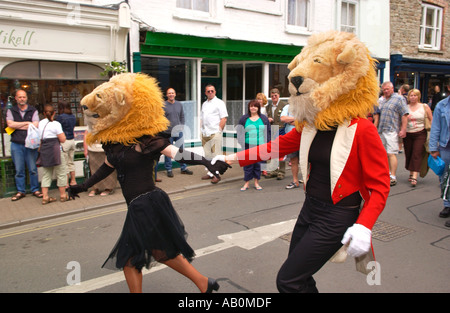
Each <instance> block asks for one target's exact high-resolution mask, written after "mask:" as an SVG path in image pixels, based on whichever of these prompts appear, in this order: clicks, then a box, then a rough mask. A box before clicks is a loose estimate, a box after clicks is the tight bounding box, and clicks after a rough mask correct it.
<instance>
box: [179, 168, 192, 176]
mask: <svg viewBox="0 0 450 313" xmlns="http://www.w3.org/2000/svg"><path fill="white" fill-rule="evenodd" d="M181 174H187V175H192V174H194V172H193V171H191V170H188V169H185V170H184V171H181Z"/></svg>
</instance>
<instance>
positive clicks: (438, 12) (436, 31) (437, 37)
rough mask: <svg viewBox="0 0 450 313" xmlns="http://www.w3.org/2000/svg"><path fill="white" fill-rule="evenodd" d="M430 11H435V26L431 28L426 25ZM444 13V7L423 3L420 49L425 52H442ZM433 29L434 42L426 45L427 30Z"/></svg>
mask: <svg viewBox="0 0 450 313" xmlns="http://www.w3.org/2000/svg"><path fill="white" fill-rule="evenodd" d="M429 9H432V10H434V21H435V23H434V25H433V26H432V27H429V26H427V25H426V18H427V14H426V13H427V11H428V10H429ZM443 13H444V9H443V8H442V7H439V6H436V5H432V4H428V3H422V16H421V19H420V37H419V49H424V50H434V51H439V50H441V44H442V40H441V37H442V24H443ZM430 28H431V29H432V33H433V36H432V42H431V44H426V43H425V33H426V31H425V30H426V29H430Z"/></svg>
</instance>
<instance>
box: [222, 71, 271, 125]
mask: <svg viewBox="0 0 450 313" xmlns="http://www.w3.org/2000/svg"><path fill="white" fill-rule="evenodd" d="M262 71H263V66H262V64H261V63H229V64H226V101H225V103H226V106H227V112H228V118H227V125H233V126H235V125H237V124H238V122H239V119H240V118H241V116H242V115H243V114H245V113H247V104H248V102H249V101H250V100H252V99H255V98H256V95H257V94H258V93H259V92H261V91H262Z"/></svg>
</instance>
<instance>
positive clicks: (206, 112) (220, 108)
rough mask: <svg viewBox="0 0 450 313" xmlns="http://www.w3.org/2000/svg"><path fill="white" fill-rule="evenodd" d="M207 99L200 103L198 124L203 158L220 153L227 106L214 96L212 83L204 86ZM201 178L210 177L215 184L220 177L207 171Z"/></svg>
mask: <svg viewBox="0 0 450 313" xmlns="http://www.w3.org/2000/svg"><path fill="white" fill-rule="evenodd" d="M205 94H206V97H207V100H206V101H205V102H203V104H202V111H201V116H200V125H201V132H202V146H203V150H204V151H205V158H207V159H212V158H214V157H215V156H216V155H218V154H222V131H223V129H224V128H225V124H226V123H227V117H228V112H227V107H226V105H225V103H224V102H223V101H222V100H220V99H219V98H217V97H216V88H215V87H214V86H213V85H207V86H206V87H205ZM202 179H204V180H206V179H211V183H212V184H217V183H218V182H219V181H220V179H219V178H217V177H215V176H214V175H212V174H211V173H209V172H208V173H207V175H205V176H203V177H202Z"/></svg>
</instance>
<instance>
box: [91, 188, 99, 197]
mask: <svg viewBox="0 0 450 313" xmlns="http://www.w3.org/2000/svg"><path fill="white" fill-rule="evenodd" d="M96 195H98V190H97V189H95V190H91V192H89V197H93V196H96Z"/></svg>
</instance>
